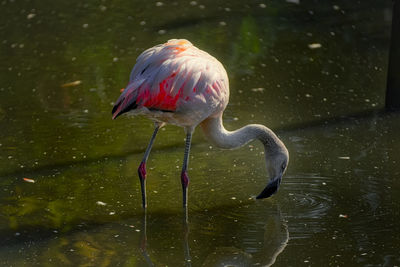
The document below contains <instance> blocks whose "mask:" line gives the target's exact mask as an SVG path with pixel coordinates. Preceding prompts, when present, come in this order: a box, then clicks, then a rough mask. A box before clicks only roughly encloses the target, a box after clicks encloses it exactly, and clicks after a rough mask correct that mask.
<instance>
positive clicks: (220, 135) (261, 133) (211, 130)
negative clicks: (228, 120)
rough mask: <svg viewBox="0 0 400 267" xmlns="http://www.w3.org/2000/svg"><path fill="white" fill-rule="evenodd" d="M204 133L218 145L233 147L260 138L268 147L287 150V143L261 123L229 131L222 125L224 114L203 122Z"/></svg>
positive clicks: (269, 148) (275, 149) (274, 149)
mask: <svg viewBox="0 0 400 267" xmlns="http://www.w3.org/2000/svg"><path fill="white" fill-rule="evenodd" d="M201 127H202V128H203V131H204V134H205V135H206V137H207V138H208V139H209V140H210V141H211V142H213V143H214V144H215V145H216V146H218V147H221V148H227V149H233V148H237V147H241V146H243V145H245V144H247V143H248V142H250V141H252V140H254V139H258V140H260V141H261V142H262V143H263V144H264V146H265V148H266V149H268V150H270V151H271V150H273V151H276V152H278V151H287V150H286V147H285V145H284V144H283V143H282V141H281V140H279V138H278V137H277V136H276V135H275V134H274V132H272V131H271V130H270V129H269V128H267V127H265V126H264V125H260V124H249V125H246V126H244V127H242V128H240V129H238V130H235V131H228V130H226V129H225V128H224V126H223V125H222V114H221V115H220V116H218V117H214V118H211V117H210V118H208V119H206V120H205V121H203V122H202V123H201Z"/></svg>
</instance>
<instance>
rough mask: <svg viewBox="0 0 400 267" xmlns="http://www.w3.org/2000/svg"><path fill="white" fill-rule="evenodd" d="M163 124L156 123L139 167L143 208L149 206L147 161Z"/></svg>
mask: <svg viewBox="0 0 400 267" xmlns="http://www.w3.org/2000/svg"><path fill="white" fill-rule="evenodd" d="M163 125H164V124H161V123H155V129H154V132H153V135H152V136H151V139H150V142H149V145H148V146H147V148H146V152H144V155H143V159H142V162H141V163H140V165H139V168H138V174H139V180H140V188H141V190H142V205H143V208H146V207H147V203H146V162H147V159H148V158H149V154H150V151H151V148H152V146H153V142H154V139H156V135H157V132H158V130H159V129H160V128H161V127H162V126H163Z"/></svg>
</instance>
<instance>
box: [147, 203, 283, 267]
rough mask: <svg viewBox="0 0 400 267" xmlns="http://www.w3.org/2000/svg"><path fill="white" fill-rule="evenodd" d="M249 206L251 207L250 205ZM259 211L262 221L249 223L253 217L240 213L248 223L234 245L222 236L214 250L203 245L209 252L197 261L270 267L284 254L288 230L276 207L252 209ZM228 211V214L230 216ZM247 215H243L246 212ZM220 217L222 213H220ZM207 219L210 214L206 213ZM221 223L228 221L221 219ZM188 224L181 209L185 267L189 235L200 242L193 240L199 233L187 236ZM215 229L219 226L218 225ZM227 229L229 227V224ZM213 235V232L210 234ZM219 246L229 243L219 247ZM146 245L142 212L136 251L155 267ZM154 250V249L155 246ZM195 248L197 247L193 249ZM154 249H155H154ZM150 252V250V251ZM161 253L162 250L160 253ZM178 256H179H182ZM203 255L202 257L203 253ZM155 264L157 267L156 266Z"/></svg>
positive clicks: (189, 255) (200, 216) (188, 248)
mask: <svg viewBox="0 0 400 267" xmlns="http://www.w3.org/2000/svg"><path fill="white" fill-rule="evenodd" d="M250 206H252V205H250ZM253 207H254V208H256V209H257V210H258V209H260V210H258V212H259V213H260V214H259V215H261V216H260V217H259V218H265V221H263V222H260V221H258V222H257V221H252V216H248V215H249V214H243V215H244V216H245V217H243V218H247V220H246V221H247V222H245V223H242V224H241V225H240V228H241V229H239V231H238V233H239V236H237V238H236V241H238V242H235V245H234V246H232V241H231V240H229V238H230V237H228V236H224V237H222V238H223V240H216V241H215V242H213V243H214V244H215V247H210V245H211V246H212V244H205V245H204V246H201V247H203V249H206V250H207V251H210V252H209V253H208V255H207V256H205V257H204V258H202V259H201V258H200V259H199V258H197V257H196V262H198V261H199V264H197V263H196V264H195V265H202V266H250V265H262V266H271V265H273V264H274V263H275V261H276V259H277V257H278V256H279V255H280V254H281V253H282V252H283V251H284V249H285V248H286V246H287V244H288V241H289V230H288V226H287V224H286V221H285V219H284V217H283V215H282V213H281V210H280V207H279V205H276V204H273V205H268V206H267V207H260V206H259V205H255V206H253ZM248 212H250V213H253V212H254V209H249V210H248ZM228 213H229V210H228V211H227V214H226V215H228V216H230V214H228ZM245 213H246V212H245ZM221 215H222V214H221ZM208 216H209V214H208ZM221 219H222V220H225V223H226V220H228V219H227V218H224V215H222V216H221ZM195 220H204V218H202V214H201V213H200V214H199V213H196V219H195ZM215 223H216V224H220V223H222V224H224V221H222V222H220V221H218V222H215ZM189 226H190V224H189V218H188V211H187V208H184V210H183V213H182V228H181V229H182V235H181V236H182V243H183V246H182V247H181V248H183V253H182V254H183V256H184V264H183V265H184V266H192V258H191V251H190V246H189V235H194V237H193V236H192V239H196V240H199V239H198V238H196V237H197V236H198V234H196V233H190V229H189V228H190V227H189ZM216 227H220V225H217V226H216ZM226 227H229V226H228V225H227V226H226ZM211 234H213V233H211ZM218 244H230V245H227V246H225V245H221V246H219V245H218ZM148 247H149V244H147V213H146V211H144V214H143V220H142V231H141V237H140V245H139V249H140V252H141V254H142V256H143V259H144V260H145V262H146V263H147V266H155V264H154V262H153V261H152V258H151V257H150V255H149V253H148V250H147V249H148ZM155 247H157V246H155ZM196 247H198V246H196ZM153 249H154V248H153ZM151 251H153V250H151ZM203 252H204V251H202V252H198V253H197V252H196V251H194V252H193V251H192V253H194V254H195V255H202V254H203ZM159 253H161V254H163V253H162V252H161V251H160V252H159ZM182 254H181V255H182ZM203 255H204V254H203ZM157 265H158V264H157Z"/></svg>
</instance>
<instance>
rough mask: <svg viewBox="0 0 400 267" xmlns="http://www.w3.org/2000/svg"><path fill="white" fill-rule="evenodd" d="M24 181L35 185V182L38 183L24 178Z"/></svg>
mask: <svg viewBox="0 0 400 267" xmlns="http://www.w3.org/2000/svg"><path fill="white" fill-rule="evenodd" d="M23 180H24V181H25V182H28V183H35V182H36V181H35V180H33V179H30V178H23Z"/></svg>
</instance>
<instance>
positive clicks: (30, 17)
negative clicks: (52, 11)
mask: <svg viewBox="0 0 400 267" xmlns="http://www.w3.org/2000/svg"><path fill="white" fill-rule="evenodd" d="M35 16H36V14H34V13H30V14H28V16H26V18H27V19H33V18H34V17H35Z"/></svg>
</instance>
